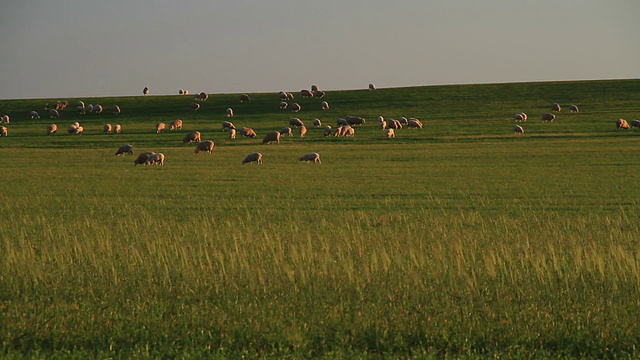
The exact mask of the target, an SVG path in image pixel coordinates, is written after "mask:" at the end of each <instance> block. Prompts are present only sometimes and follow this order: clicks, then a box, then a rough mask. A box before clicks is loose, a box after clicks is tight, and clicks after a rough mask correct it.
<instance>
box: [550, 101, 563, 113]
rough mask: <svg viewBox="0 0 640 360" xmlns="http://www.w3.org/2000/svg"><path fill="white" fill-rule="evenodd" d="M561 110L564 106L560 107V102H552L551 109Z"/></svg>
mask: <svg viewBox="0 0 640 360" xmlns="http://www.w3.org/2000/svg"><path fill="white" fill-rule="evenodd" d="M560 110H562V108H561V107H560V104H558V103H553V104H551V111H555V112H560Z"/></svg>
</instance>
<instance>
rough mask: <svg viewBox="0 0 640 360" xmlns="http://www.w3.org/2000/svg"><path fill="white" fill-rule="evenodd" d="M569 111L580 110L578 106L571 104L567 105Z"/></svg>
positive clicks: (575, 111)
mask: <svg viewBox="0 0 640 360" xmlns="http://www.w3.org/2000/svg"><path fill="white" fill-rule="evenodd" d="M569 111H570V112H572V113H577V112H580V110H578V107H577V106H576V105H573V104H571V105H569Z"/></svg>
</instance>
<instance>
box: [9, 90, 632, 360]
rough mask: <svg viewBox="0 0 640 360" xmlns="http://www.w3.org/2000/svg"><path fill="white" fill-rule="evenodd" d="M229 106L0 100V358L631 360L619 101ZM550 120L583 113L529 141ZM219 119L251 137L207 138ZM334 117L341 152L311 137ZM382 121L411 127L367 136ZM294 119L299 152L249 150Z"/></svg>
mask: <svg viewBox="0 0 640 360" xmlns="http://www.w3.org/2000/svg"><path fill="white" fill-rule="evenodd" d="M292 91H293V90H292ZM295 94H296V95H298V92H297V91H296V92H295ZM250 95H251V97H252V101H251V102H249V103H240V101H239V96H238V94H210V97H209V100H207V101H206V102H203V103H202V107H201V109H200V110H198V111H196V112H193V111H191V110H189V109H188V104H189V103H191V102H192V101H193V97H192V96H177V95H176V96H146V97H143V96H135V97H120V98H91V99H35V100H1V101H0V115H3V114H9V115H10V116H11V123H10V124H8V125H4V126H6V127H7V128H8V130H9V136H7V137H0V169H2V170H1V172H0V173H1V174H2V176H1V179H2V185H1V186H0V216H1V219H2V230H1V231H0V258H1V259H2V261H0V345H1V347H2V350H1V352H0V357H3V358H34V359H35V358H78V359H81V358H82V359H84V358H126V359H132V358H133V359H136V358H242V357H244V358H269V357H273V358H283V357H284V358H335V359H338V358H340V359H341V358H352V357H356V358H367V357H374V358H399V357H402V358H442V357H449V358H476V357H480V358H484V357H488V358H494V357H499V358H500V357H502V358H575V357H586V358H637V357H638V356H640V351H639V350H638V348H637V345H638V343H640V328H639V322H638V319H640V247H639V246H638V244H639V240H638V239H640V221H639V220H640V219H639V217H638V214H640V204H638V201H639V199H640V188H639V187H638V183H640V161H639V155H638V154H639V150H640V129H632V130H630V131H625V130H618V129H616V126H615V122H616V119H618V118H620V117H622V118H625V119H627V120H631V119H635V118H640V100H639V99H640V80H615V81H578V82H547V83H514V84H486V85H455V86H425V87H414V88H397V89H378V90H376V91H372V92H369V91H366V90H353V91H327V95H326V97H325V100H326V101H328V102H329V103H330V104H331V109H329V110H324V111H322V110H320V100H319V99H302V98H301V99H296V101H299V103H300V104H301V105H302V111H300V112H299V113H297V114H292V113H291V112H290V111H287V110H280V109H279V108H278V104H279V102H280V100H279V99H278V96H277V93H276V92H274V93H260V94H250ZM298 97H299V96H298ZM57 100H68V101H69V102H70V103H71V104H72V105H71V106H69V107H68V108H67V109H65V110H62V112H61V118H60V119H57V120H55V122H56V123H57V124H58V126H59V128H60V130H59V133H58V134H56V135H52V136H48V135H47V134H46V127H47V125H48V124H50V123H51V122H53V120H51V119H49V118H48V117H47V116H46V113H47V112H46V111H45V110H43V108H44V103H54V102H55V101H57ZM78 100H84V101H85V102H86V103H93V104H96V103H99V104H102V105H103V106H105V107H106V108H108V107H109V106H111V105H113V104H118V105H120V106H121V108H122V113H121V114H120V115H117V116H116V115H112V114H110V113H108V112H106V111H105V112H104V113H102V114H86V115H78V114H75V112H74V109H73V108H74V105H75V102H76V101H78ZM554 102H558V103H560V104H562V105H563V106H565V108H566V105H569V104H576V105H578V106H579V107H580V110H581V111H580V112H579V113H575V114H574V113H569V112H568V111H567V110H564V109H563V110H562V111H561V112H560V113H558V114H557V118H556V120H555V121H554V122H553V123H543V122H542V121H541V119H540V115H541V114H542V113H545V112H548V111H549V110H548V109H549V106H550V104H551V103H554ZM227 107H233V108H234V110H235V114H236V116H235V117H234V118H232V119H231V120H232V121H233V122H234V123H235V124H236V126H237V127H243V126H249V127H252V128H253V129H254V130H255V131H256V132H257V133H258V138H256V139H241V138H240V136H238V138H237V139H234V140H231V139H228V138H227V134H228V133H227V132H223V131H222V130H221V125H220V124H221V122H222V121H225V120H229V119H228V118H227V117H226V116H225V109H226V108H227ZM31 110H38V111H39V112H40V113H41V115H42V118H41V119H39V120H31V119H30V118H29V111H31ZM519 112H526V113H527V114H528V115H529V120H528V121H527V122H526V123H524V124H523V125H522V126H523V127H524V128H525V133H524V134H522V135H515V134H514V133H513V130H512V127H513V124H514V121H513V115H514V114H515V113H519ZM345 115H356V116H362V117H365V118H366V119H367V123H366V124H365V125H364V126H361V127H356V129H355V137H353V138H334V137H330V138H325V137H323V136H322V132H323V130H322V128H319V129H318V128H311V126H310V123H311V119H313V118H319V119H321V120H322V122H323V124H328V125H332V126H335V120H336V119H337V118H338V117H342V116H345ZM379 115H382V116H384V117H385V118H398V117H400V116H407V117H417V118H419V119H420V120H421V121H422V122H423V124H424V125H425V126H424V128H423V129H416V130H412V129H400V130H398V131H397V137H396V138H395V139H386V138H385V136H384V133H383V131H382V130H380V128H379V127H378V126H377V121H376V118H377V116H379ZM292 116H296V117H299V118H300V119H302V120H303V121H304V122H305V123H307V124H308V127H309V129H308V130H309V132H308V133H307V136H306V137H305V138H300V137H298V136H297V134H296V136H294V137H291V138H289V137H286V138H284V139H283V140H282V141H281V143H280V144H279V145H263V144H262V141H261V139H262V136H264V134H266V133H267V132H269V131H273V130H279V129H280V128H282V127H285V126H287V125H288V119H289V118H290V117H292ZM176 118H181V119H183V120H184V128H183V129H182V130H176V131H173V132H172V131H168V130H167V131H165V132H163V133H161V134H155V131H154V130H155V124H156V123H157V122H160V121H163V122H165V123H167V124H168V123H169V122H170V121H171V120H173V119H176ZM75 121H79V122H80V123H81V124H82V125H83V126H84V128H85V133H84V134H82V135H69V134H67V133H66V128H67V127H68V126H69V125H70V124H71V123H73V122H75ZM105 123H111V124H115V123H120V124H122V127H123V132H122V133H121V134H104V133H102V126H103V125H104V124H105ZM191 130H198V131H200V132H201V133H202V138H203V140H205V139H211V140H213V141H214V142H215V143H216V147H215V149H214V151H213V154H211V155H210V154H199V155H196V154H194V151H193V149H194V145H188V144H183V143H182V138H183V137H184V135H185V134H186V133H187V132H189V131H191ZM294 134H295V131H294ZM126 143H129V144H132V145H133V147H134V151H135V153H136V155H137V154H138V153H140V152H143V151H160V152H163V153H164V154H165V155H166V157H167V160H166V164H165V165H164V166H162V167H159V166H156V167H154V166H134V165H133V159H134V157H131V156H125V157H116V156H114V153H115V151H116V149H117V147H118V146H120V145H122V144H126ZM255 151H259V152H261V153H263V154H264V164H263V165H255V164H249V165H241V161H242V159H243V158H244V157H245V155H247V154H249V153H251V152H255ZM310 151H316V152H318V153H320V155H321V158H322V164H309V163H302V162H300V161H298V157H299V156H301V155H303V154H305V153H307V152H310Z"/></svg>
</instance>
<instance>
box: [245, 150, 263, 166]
mask: <svg viewBox="0 0 640 360" xmlns="http://www.w3.org/2000/svg"><path fill="white" fill-rule="evenodd" d="M252 162H255V163H257V164H258V165H260V164H262V154H260V153H259V152H254V153H251V154H249V155H247V156H246V157H245V158H244V160H242V165H244V164H246V163H252Z"/></svg>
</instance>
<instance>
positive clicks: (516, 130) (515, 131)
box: [513, 125, 524, 134]
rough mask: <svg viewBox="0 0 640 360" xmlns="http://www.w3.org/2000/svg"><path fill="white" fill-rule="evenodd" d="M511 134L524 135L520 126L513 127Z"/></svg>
mask: <svg viewBox="0 0 640 360" xmlns="http://www.w3.org/2000/svg"><path fill="white" fill-rule="evenodd" d="M513 132H514V133H515V134H524V129H523V128H522V126H520V125H513Z"/></svg>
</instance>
